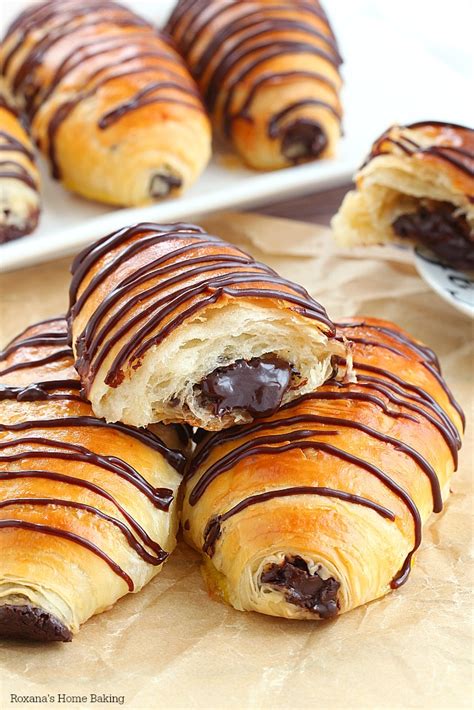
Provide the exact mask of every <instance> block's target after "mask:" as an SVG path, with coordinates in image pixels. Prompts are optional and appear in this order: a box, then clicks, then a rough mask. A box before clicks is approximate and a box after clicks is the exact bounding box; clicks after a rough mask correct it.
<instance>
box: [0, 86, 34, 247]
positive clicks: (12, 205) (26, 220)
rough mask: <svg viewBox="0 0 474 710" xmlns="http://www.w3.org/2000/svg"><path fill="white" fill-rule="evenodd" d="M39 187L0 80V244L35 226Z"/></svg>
mask: <svg viewBox="0 0 474 710" xmlns="http://www.w3.org/2000/svg"><path fill="white" fill-rule="evenodd" d="M39 186H40V177H39V173H38V168H37V166H36V160H35V155H34V150H33V145H32V142H31V139H30V137H29V135H28V133H27V132H26V130H25V128H24V127H23V125H22V123H21V120H20V116H19V114H18V111H17V110H16V108H15V107H14V102H13V100H12V98H11V96H9V93H8V91H7V89H6V86H5V83H4V81H3V79H0V244H2V243H4V242H9V241H10V240H12V239H17V238H18V237H22V236H24V235H25V234H29V233H30V232H32V231H33V230H34V229H35V227H36V225H37V224H38V218H39V213H40V196H39Z"/></svg>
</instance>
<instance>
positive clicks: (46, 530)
mask: <svg viewBox="0 0 474 710" xmlns="http://www.w3.org/2000/svg"><path fill="white" fill-rule="evenodd" d="M5 528H17V529H21V530H29V531H31V532H35V533H40V534H43V535H52V536H53V537H62V538H64V539H65V540H68V541H69V542H74V543H76V544H77V545H80V546H81V547H85V548H86V550H89V552H92V553H93V554H94V555H97V557H100V558H101V559H102V560H103V561H104V562H105V563H106V564H107V565H108V566H109V567H110V569H111V570H112V571H113V572H115V574H116V575H118V576H119V577H121V578H122V579H123V581H124V582H125V584H126V585H127V587H128V589H129V591H130V592H133V590H134V588H135V586H134V584H133V580H132V578H131V577H130V575H128V574H127V573H126V572H125V570H123V569H122V568H121V567H120V566H119V565H118V564H117V563H116V562H114V561H113V560H112V559H111V558H110V557H109V556H108V555H107V554H106V553H105V552H103V550H101V549H100V548H99V547H97V545H95V544H94V543H93V542H91V541H90V540H86V538H84V537H81V536H80V535H76V534H75V533H72V532H69V531H68V530H62V529H61V528H53V527H51V526H50V525H41V524H39V523H30V522H29V521H27V520H16V519H15V520H8V519H7V520H0V529H5Z"/></svg>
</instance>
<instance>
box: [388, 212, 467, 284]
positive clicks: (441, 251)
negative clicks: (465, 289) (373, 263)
mask: <svg viewBox="0 0 474 710" xmlns="http://www.w3.org/2000/svg"><path fill="white" fill-rule="evenodd" d="M455 212H456V207H455V205H451V204H449V203H447V202H439V203H433V204H431V205H429V206H425V205H423V204H421V205H420V206H419V207H418V209H417V210H416V211H415V212H410V213H408V214H404V215H400V216H399V217H397V219H396V220H395V221H394V223H393V224H392V228H393V231H394V232H395V234H396V235H397V236H398V237H402V238H408V239H412V240H413V241H415V242H417V243H419V244H423V245H424V246H426V247H428V249H430V250H431V251H432V252H433V253H434V254H436V256H438V257H439V258H440V259H441V261H443V262H445V263H446V264H449V266H452V267H453V268H455V269H460V270H471V269H474V233H473V232H472V230H471V227H470V226H469V224H468V222H467V220H466V218H465V217H464V216H463V215H459V214H458V215H456V213H455Z"/></svg>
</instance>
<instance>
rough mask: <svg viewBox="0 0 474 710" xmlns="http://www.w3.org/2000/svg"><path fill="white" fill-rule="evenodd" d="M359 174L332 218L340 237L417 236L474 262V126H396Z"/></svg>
mask: <svg viewBox="0 0 474 710" xmlns="http://www.w3.org/2000/svg"><path fill="white" fill-rule="evenodd" d="M355 180H356V185H357V189H356V190H355V191H353V192H349V193H348V194H347V195H346V197H345V199H344V202H343V203H342V206H341V208H340V210H339V212H338V214H337V215H336V216H335V217H334V219H333V221H332V226H333V230H334V234H335V237H336V239H337V240H338V241H339V242H340V243H341V244H344V245H349V246H350V245H353V244H374V243H380V244H382V243H385V242H389V241H392V240H396V241H398V242H400V243H407V242H408V243H410V242H412V243H415V244H419V245H423V246H425V247H428V248H429V249H430V250H431V251H432V252H433V253H434V254H435V255H436V256H437V257H439V259H440V260H441V261H442V262H445V263H446V264H448V265H450V266H453V267H454V268H458V269H467V270H469V269H474V130H472V129H470V128H466V127H465V126H458V125H455V124H452V123H440V122H438V121H425V122H423V123H413V124H411V125H409V126H392V127H391V128H389V129H388V130H387V131H385V133H383V134H382V135H381V136H380V138H378V139H377V140H376V141H375V143H374V144H373V146H372V150H371V152H370V154H369V156H368V158H367V160H366V161H365V163H364V165H363V166H362V168H361V169H360V170H359V172H358V173H357V175H356V176H355Z"/></svg>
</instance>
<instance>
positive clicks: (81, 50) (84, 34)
mask: <svg viewBox="0 0 474 710" xmlns="http://www.w3.org/2000/svg"><path fill="white" fill-rule="evenodd" d="M96 29H97V32H96ZM94 33H95V35H96V36H94ZM17 36H18V38H17ZM16 38H17V39H16ZM15 40H16V41H15ZM30 40H31V48H30V50H29V51H28V52H27V53H26V55H25V56H23V55H21V58H20V61H18V62H16V63H15V60H16V58H17V56H18V54H21V52H22V50H23V48H24V46H25V41H30ZM66 40H67V41H68V42H69V43H70V45H71V47H72V49H71V51H70V52H69V53H68V54H66V56H63V57H62V59H61V61H60V62H59V64H57V65H54V54H53V53H54V50H55V49H57V48H58V47H60V48H61V49H62V48H63V47H64V42H65V41H66ZM6 41H7V42H9V44H8V46H9V50H8V53H7V54H6V56H5V59H4V62H3V73H4V75H5V76H6V77H7V79H8V81H9V83H10V85H11V86H12V89H13V91H14V93H16V94H17V96H19V97H21V99H22V101H23V103H24V105H25V110H26V113H27V115H28V117H29V119H30V121H31V122H32V121H33V119H34V117H35V116H36V114H37V112H38V111H39V109H40V108H42V107H43V106H44V105H45V104H46V102H48V101H49V100H50V99H52V98H54V96H55V94H56V92H57V91H59V89H60V88H61V85H62V83H63V82H64V81H67V78H68V76H69V75H70V74H71V73H72V72H74V71H76V70H77V71H78V72H79V76H78V79H77V80H76V81H75V82H74V81H72V80H71V82H70V83H69V85H68V87H67V91H66V94H67V95H68V97H69V99H68V100H67V101H66V102H63V103H59V104H58V105H57V106H56V108H55V109H54V111H53V113H52V115H51V117H50V119H49V122H48V126H47V135H48V145H47V150H48V154H49V158H50V162H51V169H52V174H53V176H54V177H55V178H59V177H60V167H59V164H58V159H57V155H56V139H57V134H58V131H59V130H60V128H61V126H62V124H63V122H64V121H65V120H66V119H67V118H68V116H69V115H70V114H71V113H72V111H74V109H75V108H76V107H77V106H78V105H79V104H80V103H81V102H83V101H86V100H87V99H90V98H91V97H93V96H94V95H95V94H96V93H97V92H98V91H99V90H100V89H102V88H103V87H104V86H105V85H106V84H107V83H108V82H111V81H114V80H115V79H119V78H121V77H131V76H132V75H136V77H137V82H133V81H130V82H129V83H128V84H127V85H125V84H124V86H127V87H128V88H127V89H124V90H125V91H127V90H128V91H129V92H130V93H129V95H127V94H125V95H124V96H123V101H122V102H121V103H120V104H119V105H118V106H116V107H115V108H114V109H112V110H111V111H109V112H107V113H106V114H105V115H104V116H102V117H101V118H99V128H101V129H102V130H105V129H107V128H109V127H110V126H112V125H113V124H115V123H116V122H117V121H119V120H120V119H122V118H123V117H124V116H126V115H129V114H130V113H131V112H135V111H138V110H139V109H141V108H143V107H145V106H149V105H150V104H157V103H171V104H180V105H185V106H187V107H188V108H190V109H192V110H198V111H203V108H202V105H201V100H200V97H199V95H198V93H197V92H196V89H195V86H194V84H193V82H192V81H191V80H190V78H189V75H188V74H187V71H186V68H185V66H184V63H183V62H182V60H181V58H180V57H179V55H178V54H177V53H176V51H175V50H174V48H173V46H172V44H171V43H170V41H169V39H168V38H167V37H165V36H164V35H162V34H161V33H159V32H158V31H157V30H156V29H155V28H154V27H153V26H152V25H151V24H150V23H148V22H147V21H145V20H144V19H142V18H140V17H139V16H138V15H135V14H134V13H133V12H131V11H130V10H129V9H128V8H126V7H124V6H122V5H120V4H118V3H115V2H108V1H106V0H101V1H100V2H94V3H87V2H86V3H80V2H68V1H65V2H61V3H59V2H46V3H42V4H41V5H40V6H39V7H31V8H28V9H27V10H26V11H25V12H23V13H22V14H21V15H20V16H19V17H18V18H17V20H16V21H15V22H14V23H13V24H12V25H11V26H10V28H9V30H8V33H7V36H6ZM58 56H61V51H58ZM50 58H51V60H50ZM98 60H101V64H100V66H99V68H98V69H97V63H98ZM127 62H134V63H135V67H133V68H130V69H128V70H127V69H125V70H123V69H122V70H121V71H119V72H117V71H116V68H117V67H122V66H123V65H124V64H127ZM44 63H47V64H48V69H49V71H48V72H47V73H46V74H47V75H48V76H46V75H45V74H44V72H43V73H41V71H40V69H41V66H42V65H43V64H44ZM13 65H15V68H14V70H13V71H12V70H11V67H12V66H13ZM175 69H178V71H175ZM145 75H146V76H149V77H150V79H152V80H153V81H151V83H150V84H148V85H147V86H146V87H145V88H140V87H141V83H142V82H141V81H140V80H141V77H143V76H145ZM171 79H174V80H175V81H171ZM73 85H74V86H76V87H77V88H76V90H75V93H74V92H71V86H73ZM137 88H138V91H137ZM166 90H171V91H172V94H169V93H168V94H166ZM163 91H165V93H163ZM180 94H183V95H184V98H183V97H180Z"/></svg>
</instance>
